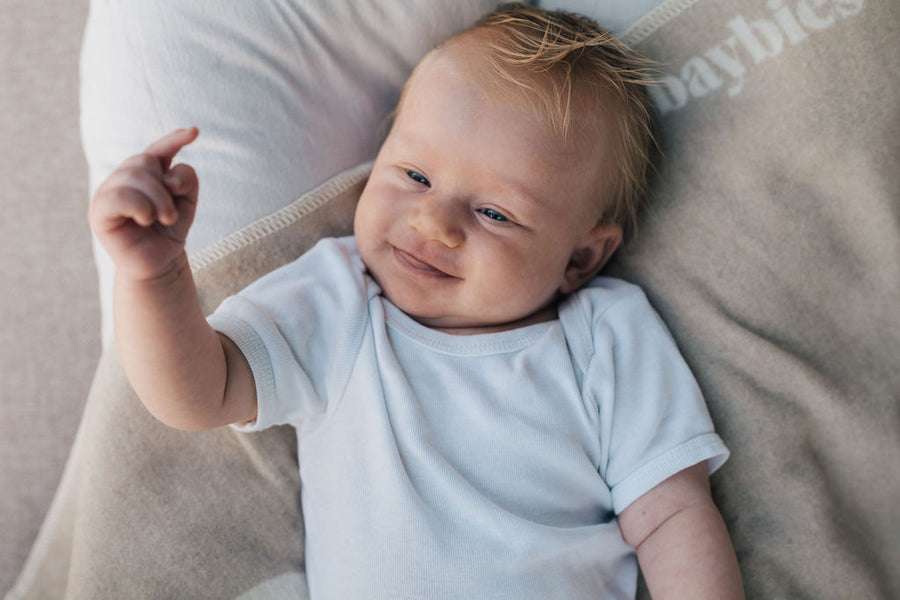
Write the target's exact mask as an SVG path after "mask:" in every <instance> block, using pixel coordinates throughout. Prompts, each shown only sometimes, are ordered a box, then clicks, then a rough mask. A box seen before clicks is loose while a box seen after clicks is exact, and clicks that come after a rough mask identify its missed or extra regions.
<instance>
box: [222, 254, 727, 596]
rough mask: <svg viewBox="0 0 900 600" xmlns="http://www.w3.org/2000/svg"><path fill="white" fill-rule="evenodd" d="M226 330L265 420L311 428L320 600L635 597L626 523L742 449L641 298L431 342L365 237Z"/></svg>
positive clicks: (302, 440) (303, 466) (582, 303)
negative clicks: (678, 478)
mask: <svg viewBox="0 0 900 600" xmlns="http://www.w3.org/2000/svg"><path fill="white" fill-rule="evenodd" d="M210 322H211V323H212V325H213V326H214V327H215V329H217V330H218V331H221V332H222V333H224V334H225V335H227V336H228V337H230V338H231V339H232V340H233V341H234V342H235V343H237V345H238V346H239V347H240V349H241V350H242V352H243V353H244V354H245V356H246V357H247V360H248V361H249V363H250V365H251V368H252V370H253V375H254V378H255V381H256V388H257V397H258V403H259V415H258V419H257V421H256V423H255V424H253V425H252V426H250V427H248V428H247V429H262V428H266V427H269V426H272V425H276V424H291V425H293V426H294V427H296V429H297V435H298V444H299V457H300V474H301V482H302V485H303V488H302V490H303V491H302V507H303V515H304V523H305V529H306V559H307V565H306V566H307V576H308V579H309V585H310V593H311V597H313V598H316V599H323V598H335V599H346V598H466V599H470V598H515V599H517V600H523V599H528V598H535V599H542V600H543V599H546V598H570V599H572V598H575V599H577V598H585V599H587V598H591V599H592V600H593V599H596V598H633V597H634V594H635V585H636V574H637V565H636V559H635V555H634V551H633V549H632V548H630V547H629V546H628V545H627V544H626V543H625V542H624V541H623V539H622V536H621V533H620V532H619V529H618V526H617V521H616V514H618V513H619V512H621V511H622V510H623V509H624V508H625V507H626V506H628V505H629V504H630V503H631V502H632V501H633V500H635V499H636V498H638V497H639V496H640V495H642V494H643V493H645V492H647V491H648V490H649V489H651V488H652V487H654V486H655V485H657V484H658V483H661V482H662V481H663V480H664V479H666V478H668V477H669V476H671V475H673V474H675V473H676V472H678V471H680V470H682V469H684V468H686V467H689V466H691V465H694V464H696V463H698V462H700V461H704V460H707V461H708V465H709V468H710V471H713V470H715V469H716V468H718V467H719V466H720V465H721V464H722V463H723V462H724V461H725V459H726V458H727V455H728V451H727V449H726V448H725V446H724V445H723V443H722V441H721V440H720V439H719V437H718V436H717V435H716V434H715V433H714V431H713V426H712V423H711V421H710V418H709V415H708V412H707V409H706V407H705V404H704V401H703V398H702V396H701V394H700V392H699V390H698V388H697V385H696V383H695V381H694V378H693V376H692V375H691V373H690V371H689V370H688V368H687V366H686V364H685V363H684V360H683V359H682V357H681V356H680V354H679V353H678V351H677V349H676V347H675V344H674V343H673V341H672V339H671V338H670V336H669V334H668V332H667V330H666V329H665V327H664V326H663V324H662V322H661V321H660V319H659V317H658V316H657V315H656V313H655V312H654V311H653V310H652V308H651V307H650V305H649V303H648V302H647V300H646V298H645V296H644V294H643V293H642V292H641V291H640V290H639V289H638V288H637V287H635V286H633V285H631V284H627V283H625V282H623V281H619V280H615V279H609V278H597V279H595V280H594V281H592V282H591V283H590V285H589V286H588V287H586V288H584V289H582V290H579V291H578V292H576V293H575V294H573V295H572V296H570V297H568V298H567V299H566V300H565V301H564V302H563V303H562V305H561V306H560V308H559V318H558V320H553V321H549V322H544V323H539V324H535V325H530V326H527V327H524V328H521V329H516V330H512V331H506V332H501V333H492V334H483V335H473V336H457V335H450V334H446V333H442V332H437V331H434V330H431V329H429V328H427V327H425V326H423V325H421V324H419V323H418V322H416V321H415V320H413V319H412V318H410V317H409V316H407V315H405V314H404V313H402V312H401V311H400V310H399V309H397V308H396V307H395V306H394V305H393V304H391V303H390V301H389V300H387V299H386V298H384V297H383V296H382V295H381V293H380V290H379V288H378V286H377V284H376V283H375V282H374V280H373V279H372V278H371V277H370V276H368V274H367V273H366V270H365V266H364V265H363V263H362V261H361V259H360V257H359V254H358V252H357V250H356V245H355V242H354V240H353V238H342V239H337V240H335V239H328V240H323V241H322V242H320V243H319V244H318V245H317V246H316V247H315V248H313V249H312V250H311V251H310V252H308V253H307V254H305V255H304V256H303V257H301V258H300V259H298V260H297V261H295V262H293V263H290V264H288V265H286V266H284V267H282V268H281V269H279V270H277V271H275V272H273V273H271V274H269V275H267V276H266V277H264V278H262V279H260V280H259V281H257V282H256V283H254V284H253V285H251V286H250V287H248V288H247V289H246V290H244V291H242V292H241V293H239V294H238V295H237V296H234V297H232V298H229V299H228V300H226V301H225V302H224V303H223V304H222V306H221V307H220V308H219V309H218V310H217V311H216V313H215V314H214V315H213V316H211V317H210Z"/></svg>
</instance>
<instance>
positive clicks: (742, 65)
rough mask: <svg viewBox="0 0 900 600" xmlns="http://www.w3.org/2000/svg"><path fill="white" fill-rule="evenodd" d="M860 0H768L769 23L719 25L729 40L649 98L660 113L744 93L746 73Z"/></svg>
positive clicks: (854, 8) (851, 10)
mask: <svg viewBox="0 0 900 600" xmlns="http://www.w3.org/2000/svg"><path fill="white" fill-rule="evenodd" d="M863 2H864V0H798V1H797V2H795V3H793V6H791V5H790V3H787V2H785V1H784V0H768V1H767V2H766V8H768V9H769V11H770V14H769V17H770V18H758V19H752V20H750V19H747V18H746V17H744V16H743V15H738V16H737V17H735V18H733V19H731V20H730V21H728V22H727V23H725V28H726V29H727V30H729V31H730V33H731V35H730V36H729V37H728V38H726V39H725V41H723V42H721V43H719V44H716V45H715V46H713V47H712V48H709V49H708V50H707V51H706V52H704V53H703V54H702V55H700V56H694V57H691V58H689V59H688V60H687V61H685V63H684V64H683V65H682V66H681V72H680V73H679V74H678V75H675V74H673V73H667V74H665V75H663V76H662V78H661V79H660V82H659V85H655V86H652V87H651V88H650V95H651V96H652V98H653V102H654V104H656V107H657V109H658V110H659V112H660V114H662V115H665V114H666V113H670V112H672V111H675V110H678V109H681V108H684V107H685V106H686V105H687V104H688V102H690V101H691V100H692V99H693V98H702V97H704V96H707V95H709V94H712V93H722V92H724V93H725V94H727V96H735V95H737V94H739V93H740V92H741V90H742V89H744V80H745V76H746V74H747V71H748V69H749V68H752V67H755V66H757V65H760V64H762V63H764V62H765V61H767V60H769V59H771V58H775V57H777V56H778V55H780V54H781V53H782V51H783V50H784V47H785V42H787V43H789V44H791V45H797V44H801V43H803V42H804V41H805V40H807V39H808V38H809V36H810V35H813V34H815V33H817V32H821V31H824V30H827V29H829V28H831V27H834V26H835V25H836V24H837V23H839V22H840V20H842V19H846V18H849V17H853V16H855V15H857V14H859V12H860V11H861V10H862V9H863Z"/></svg>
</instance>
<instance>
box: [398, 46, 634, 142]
mask: <svg viewBox="0 0 900 600" xmlns="http://www.w3.org/2000/svg"><path fill="white" fill-rule="evenodd" d="M430 77H461V78H462V80H463V81H464V82H465V83H466V84H469V85H472V86H473V87H474V88H475V89H477V90H478V92H479V97H480V98H481V100H482V101H484V102H487V103H491V104H498V105H502V106H507V107H510V108H512V109H515V110H519V111H522V113H523V116H526V117H528V118H530V119H533V118H537V119H539V120H540V121H542V122H543V123H545V124H546V125H547V127H548V128H550V130H551V131H552V132H553V134H554V135H553V137H555V138H558V139H559V141H560V145H561V146H562V147H569V148H571V147H573V146H576V147H578V148H580V149H582V150H587V149H588V148H590V147H591V146H594V145H596V144H597V143H598V142H601V143H604V142H608V141H609V140H610V139H611V134H612V130H613V126H614V125H613V123H614V119H615V115H616V111H617V110H618V108H617V103H615V102H614V101H613V97H612V95H611V94H609V93H608V91H607V90H605V89H603V88H599V87H597V86H588V85H583V84H582V83H583V82H581V81H578V80H577V79H575V80H574V81H573V83H572V85H571V86H569V87H568V88H567V87H566V85H565V82H564V81H563V80H562V76H561V75H560V74H558V73H552V72H535V71H533V70H529V69H527V68H525V67H514V66H510V65H506V64H500V63H499V62H498V61H497V60H496V59H493V58H492V57H491V44H490V38H489V36H488V35H485V34H483V33H481V32H477V31H474V32H466V33H465V34H463V35H460V36H457V37H455V38H452V39H451V40H449V41H448V42H446V43H445V44H444V45H442V46H440V47H438V48H436V49H434V50H432V51H431V52H430V53H429V54H428V55H427V56H426V57H425V58H423V60H422V61H421V62H420V63H419V65H418V66H417V67H416V71H415V72H414V73H413V76H412V77H411V78H410V82H408V84H407V90H406V93H408V92H410V91H413V90H414V89H415V84H416V82H415V79H416V78H421V79H422V80H423V81H422V83H425V84H427V80H428V79H429V78H430ZM401 110H402V108H401Z"/></svg>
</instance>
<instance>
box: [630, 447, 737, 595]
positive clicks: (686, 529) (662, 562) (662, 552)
mask: <svg viewBox="0 0 900 600" xmlns="http://www.w3.org/2000/svg"><path fill="white" fill-rule="evenodd" d="M619 527H620V528H621V530H622V535H623V536H624V537H625V541H626V542H628V543H629V544H631V545H632V546H634V547H635V548H636V549H637V555H638V562H639V563H640V565H641V570H642V571H643V573H644V579H645V580H646V582H647V587H648V589H649V590H650V595H651V596H652V597H653V598H654V600H660V599H665V598H691V599H697V600H700V599H703V598H710V599H713V598H714V599H717V600H721V599H731V598H743V597H744V592H743V587H742V584H741V574H740V570H739V568H738V563H737V559H736V557H735V554H734V548H733V547H732V545H731V540H730V539H729V537H728V531H727V530H726V529H725V523H724V522H723V521H722V517H721V515H720V514H719V511H718V509H717V508H716V506H715V504H713V501H712V496H711V495H710V491H709V478H708V476H707V469H706V463H705V462H704V463H700V464H698V465H695V466H693V467H690V468H688V469H685V470H684V471H681V472H680V473H677V474H675V475H673V476H672V477H670V478H669V479H667V480H665V481H664V482H662V483H661V484H659V485H658V486H656V487H655V488H653V489H652V490H650V491H649V492H647V493H646V494H644V495H643V496H641V497H640V498H638V499H637V500H635V501H634V502H633V503H632V504H631V505H629V506H628V507H627V508H626V509H625V510H623V511H622V513H621V514H620V515H619Z"/></svg>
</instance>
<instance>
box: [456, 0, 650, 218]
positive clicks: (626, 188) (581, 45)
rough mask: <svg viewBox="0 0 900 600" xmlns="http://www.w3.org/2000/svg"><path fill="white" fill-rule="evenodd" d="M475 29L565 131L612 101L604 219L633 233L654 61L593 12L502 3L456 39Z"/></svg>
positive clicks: (495, 60) (645, 165)
mask: <svg viewBox="0 0 900 600" xmlns="http://www.w3.org/2000/svg"><path fill="white" fill-rule="evenodd" d="M476 32H483V33H486V34H488V35H486V36H485V37H486V39H487V42H486V43H487V50H488V55H489V57H490V60H491V62H492V66H493V68H494V70H495V71H496V73H497V74H498V75H499V76H500V77H501V78H502V79H503V80H505V81H507V82H509V83H512V84H514V85H515V86H519V87H521V88H522V89H523V90H525V91H526V92H528V95H529V96H530V97H531V98H532V99H534V100H536V101H537V102H538V103H539V105H540V107H541V108H543V109H545V111H546V116H547V118H548V119H549V121H550V123H551V124H552V125H553V127H554V128H555V129H556V130H557V132H559V133H561V134H562V135H564V136H569V135H570V134H571V132H572V129H573V127H574V128H578V130H583V129H582V128H583V126H584V122H583V121H581V120H583V119H588V120H590V119H591V117H592V115H593V114H596V113H591V112H590V109H592V108H593V107H596V110H597V111H598V113H599V112H601V111H603V110H604V109H605V108H608V107H604V106H603V105H601V104H599V102H604V100H605V102H606V103H609V102H610V100H611V101H612V104H613V106H612V107H611V110H609V111H608V114H611V115H613V116H614V122H615V135H616V137H617V138H618V139H617V142H618V144H617V146H618V147H614V148H613V151H612V154H613V156H615V160H616V165H615V171H614V173H612V181H611V182H610V187H608V188H607V189H606V190H604V191H603V194H602V197H601V198H599V199H598V200H599V202H601V203H602V205H601V206H602V211H603V212H602V217H601V219H602V220H604V221H606V222H613V223H617V224H619V225H621V226H622V228H623V229H624V230H625V232H626V233H632V232H634V230H635V229H636V225H637V214H638V210H639V208H640V206H641V204H642V203H643V200H644V198H645V196H646V193H647V184H648V180H649V176H650V172H651V168H652V162H653V154H654V151H655V149H656V147H657V145H656V136H655V127H654V121H653V116H652V110H651V105H650V100H649V97H648V95H647V91H646V87H647V85H648V83H649V78H650V74H651V66H652V63H651V62H650V61H648V60H647V59H645V58H643V57H641V56H640V55H638V54H637V53H635V52H634V51H633V50H631V49H630V48H629V47H627V46H626V45H625V44H623V43H622V42H620V41H619V40H618V39H616V38H615V37H614V36H613V35H612V34H611V33H609V32H608V31H606V30H605V29H603V28H601V27H600V26H599V25H598V24H597V23H596V22H595V21H593V20H591V19H589V18H586V17H582V16H580V15H575V14H572V13H569V12H565V11H549V10H545V9H541V8H538V7H536V6H530V5H528V4H524V3H521V2H513V3H508V4H503V5H501V6H499V7H498V8H497V9H496V10H495V11H494V12H492V13H490V14H488V15H487V16H485V17H483V18H482V19H481V20H479V21H478V22H477V23H476V24H475V25H474V26H472V27H471V28H470V29H468V30H465V31H463V32H460V33H459V34H457V35H456V36H454V38H456V37H459V36H464V35H467V34H469V33H476ZM454 38H451V39H454ZM576 98H579V99H583V100H582V101H580V102H577V103H576ZM584 100H586V102H585V101H584ZM585 104H587V106H586V105H585ZM584 129H586V130H587V131H592V130H593V129H592V128H589V127H588V128H584ZM576 133H577V132H576Z"/></svg>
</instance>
